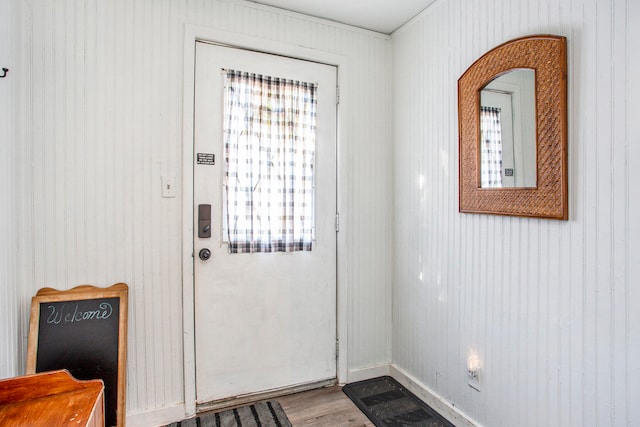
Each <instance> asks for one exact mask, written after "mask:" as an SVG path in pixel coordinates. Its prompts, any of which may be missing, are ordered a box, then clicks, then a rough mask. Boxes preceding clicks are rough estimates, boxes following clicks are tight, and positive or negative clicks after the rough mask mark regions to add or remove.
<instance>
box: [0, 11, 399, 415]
mask: <svg viewBox="0 0 640 427" xmlns="http://www.w3.org/2000/svg"><path fill="white" fill-rule="evenodd" d="M3 4H4V3H3ZM11 4H17V0H15V1H14V2H12V3H11ZM21 4H22V6H21V10H20V13H19V14H18V15H19V22H18V23H17V24H16V25H17V26H16V27H14V28H13V31H15V32H16V33H17V35H18V36H19V37H20V40H21V43H20V48H21V50H22V52H23V53H22V55H24V65H25V69H24V70H23V72H22V73H23V76H24V78H23V85H22V86H21V88H20V89H19V92H20V96H21V97H22V99H23V101H24V103H25V104H26V106H24V107H23V110H22V111H23V114H22V115H21V117H20V120H19V121H18V122H16V126H18V127H19V129H21V141H20V142H19V145H20V149H19V150H18V152H17V153H16V156H17V157H18V159H19V162H18V163H17V164H16V166H15V169H13V171H14V172H11V169H7V170H4V169H3V170H2V172H0V173H2V177H5V175H7V179H8V180H9V182H11V181H12V180H14V181H20V182H21V185H22V187H21V189H22V192H21V193H20V194H18V195H17V196H16V197H17V198H18V199H19V200H18V202H19V203H18V207H17V209H16V210H13V211H12V210H11V209H9V210H8V212H9V217H8V218H9V221H11V218H12V217H13V218H14V219H15V218H16V217H17V218H19V219H20V227H19V231H18V232H17V233H19V236H20V237H19V239H18V234H15V235H13V236H12V238H11V239H10V241H9V242H5V241H2V243H0V245H1V246H0V255H9V257H8V258H7V259H8V260H9V261H7V262H11V253H12V251H14V250H16V248H17V250H18V251H19V255H18V257H19V258H20V262H19V263H18V271H17V273H16V274H17V275H18V276H19V278H20V280H19V281H18V282H17V284H16V285H15V286H14V287H13V288H12V286H11V283H10V282H11V275H12V273H11V271H10V270H4V269H3V271H2V273H1V275H0V280H1V281H2V285H3V287H4V285H5V282H6V284H7V286H6V288H3V290H2V291H1V292H2V306H3V307H4V306H5V305H7V306H10V307H11V310H9V311H8V312H4V311H3V313H2V319H3V320H5V319H6V322H5V323H6V324H7V325H12V326H10V327H8V328H7V331H8V332H7V333H8V334H9V336H7V337H6V339H5V337H4V335H3V342H2V345H1V346H0V347H2V348H3V349H4V350H3V351H2V352H0V357H1V358H2V359H1V360H0V366H2V367H5V366H6V368H3V372H2V373H3V374H4V375H12V374H20V373H22V370H23V369H24V361H23V360H20V361H19V363H20V368H17V367H16V366H15V362H13V360H14V358H15V357H16V356H15V355H16V354H20V355H21V354H22V353H21V352H23V351H24V346H25V345H26V328H25V324H26V323H27V322H28V311H27V309H28V297H29V296H31V295H33V294H34V293H35V292H36V290H37V289H38V288H40V287H43V286H51V287H55V288H59V289H66V288H70V287H72V286H75V285H78V284H83V283H91V284H95V285H98V286H108V285H111V284H113V283H115V282H120V281H122V282H126V283H128V284H129V285H130V303H129V304H130V312H129V317H130V322H129V347H128V351H129V357H128V387H127V393H128V394H127V400H128V403H127V410H128V413H129V414H130V415H132V414H140V413H146V412H153V411H154V410H156V409H162V408H168V407H172V406H174V405H178V406H179V405H180V403H181V402H183V400H184V398H183V391H184V386H183V384H184V376H183V343H182V341H183V324H182V265H181V260H182V252H181V230H182V222H181V221H182V217H181V212H182V197H183V195H182V194H180V195H179V197H177V198H175V199H163V198H161V197H160V177H161V176H162V175H174V176H176V177H177V182H176V184H177V185H178V187H179V186H180V177H181V176H182V170H181V167H182V160H181V153H182V125H183V124H182V104H183V98H182V96H183V94H182V88H183V75H182V71H183V66H184V64H183V58H184V52H183V50H184V45H183V43H184V31H185V24H192V25H199V26H204V27H209V28H215V29H218V30H221V31H227V32H233V33H238V34H242V35H246V36H253V37H256V38H263V39H266V40H271V41H276V42H280V43H286V44H291V45H295V46H305V47H308V48H310V49H317V50H322V51H326V52H330V53H335V54H337V55H342V56H344V57H346V58H347V61H348V70H349V71H348V72H349V76H348V79H347V80H348V82H349V84H348V86H347V87H344V86H343V87H342V88H341V97H342V99H343V100H344V103H343V105H347V106H348V107H341V108H343V110H342V113H341V119H342V122H341V124H340V126H341V128H342V132H343V133H342V135H343V136H346V137H344V138H343V139H342V140H341V141H340V142H339V143H340V144H341V147H342V148H341V154H342V157H341V158H340V169H341V177H342V182H341V183H340V186H341V191H343V192H345V193H343V194H348V196H347V197H343V198H342V200H344V205H343V206H342V207H341V209H342V213H343V215H342V220H341V222H342V229H341V233H345V234H343V235H342V236H345V235H346V237H342V239H343V241H344V242H345V248H346V250H345V251H344V252H343V253H341V254H340V256H341V257H343V258H342V259H343V260H345V261H344V262H343V271H342V272H341V277H344V278H345V281H346V284H345V286H346V287H347V291H346V292H345V294H346V295H348V313H349V314H348V319H347V322H348V337H349V343H348V360H347V365H348V370H349V371H357V370H358V369H361V368H366V367H369V366H374V365H378V364H381V363H388V362H389V361H390V359H391V348H390V345H391V305H390V303H389V301H390V296H391V274H392V268H391V250H392V248H391V246H390V245H389V244H388V242H389V241H390V239H391V224H392V223H391V212H392V207H391V203H390V202H389V200H390V197H391V182H392V179H391V160H390V159H391V150H392V149H391V146H390V145H389V140H390V139H391V125H390V120H389V119H388V117H389V115H390V111H391V110H390V86H391V79H390V67H389V64H390V55H391V51H390V46H391V41H390V39H389V37H387V36H382V35H379V34H375V33H371V32H366V31H362V30H358V29H354V28H349V27H346V26H342V25H337V24H333V23H329V22H323V21H320V20H317V19H314V18H307V17H303V16H300V15H295V14H290V13H281V12H278V11H276V10H274V9H270V8H267V7H261V6H257V5H254V4H251V3H247V2H242V1H220V0H206V1H204V0H202V1H199V0H179V1H177V0H176V1H170V0H133V1H132V0H113V1H99V0H78V1H63V0H53V1H50V0H32V1H26V2H22V3H21ZM3 16H4V15H3ZM3 22H4V21H3ZM1 83H2V82H0V84H1ZM1 102H3V103H4V102H5V100H4V98H3V99H2V101H1ZM3 105H4V104H3ZM341 105H342V104H341ZM3 120H4V119H3ZM3 123H4V121H3ZM4 149H5V148H4V145H3V151H4ZM9 149H10V148H9ZM11 156H12V154H10V157H9V158H8V159H10V158H11ZM7 162H10V160H4V158H3V159H2V165H4V164H5V163H7ZM0 197H2V199H3V202H4V200H7V199H11V197H13V196H12V193H11V192H10V191H9V192H5V189H3V192H2V193H0ZM4 221H5V220H4V217H3V223H2V224H3V225H2V226H3V227H5V225H4V224H5V222H4ZM3 230H4V228H3ZM3 260H4V257H3ZM15 306H19V308H17V309H16V308H15ZM3 327H5V326H4V325H3ZM3 331H4V329H3ZM17 331H21V334H22V335H21V337H20V338H18V339H16V338H15V335H16V334H18V332H17ZM12 337H13V338H12ZM17 341H19V342H17ZM345 348H346V347H345ZM21 357H22V356H21ZM144 419H145V418H144V417H139V416H138V417H136V418H135V420H136V422H141V423H142V422H143V421H142V420H144Z"/></svg>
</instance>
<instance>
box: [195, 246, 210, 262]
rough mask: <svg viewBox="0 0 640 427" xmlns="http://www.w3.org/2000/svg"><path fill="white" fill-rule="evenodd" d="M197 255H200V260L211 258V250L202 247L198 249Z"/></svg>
mask: <svg viewBox="0 0 640 427" xmlns="http://www.w3.org/2000/svg"><path fill="white" fill-rule="evenodd" d="M198 256H199V257H200V259H201V260H203V261H206V260H208V259H209V258H211V251H210V250H209V249H207V248H202V249H200V252H199V253H198Z"/></svg>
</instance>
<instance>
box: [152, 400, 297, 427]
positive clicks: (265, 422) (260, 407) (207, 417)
mask: <svg viewBox="0 0 640 427" xmlns="http://www.w3.org/2000/svg"><path fill="white" fill-rule="evenodd" d="M165 427H291V423H290V422H289V418H287V416H286V415H285V413H284V410H283V409H282V406H280V404H279V403H278V402H276V401H273V400H271V401H267V402H260V403H254V404H253V405H248V406H243V407H241V408H235V409H227V410H226V411H222V412H208V413H203V414H200V415H198V416H197V417H195V418H190V419H188V420H183V421H178V422H176V423H171V424H169V425H167V426H165Z"/></svg>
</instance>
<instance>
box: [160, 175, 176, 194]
mask: <svg viewBox="0 0 640 427" xmlns="http://www.w3.org/2000/svg"><path fill="white" fill-rule="evenodd" d="M162 197H167V198H171V197H176V186H175V177H173V176H163V177H162Z"/></svg>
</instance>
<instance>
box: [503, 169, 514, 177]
mask: <svg viewBox="0 0 640 427" xmlns="http://www.w3.org/2000/svg"><path fill="white" fill-rule="evenodd" d="M504 176H513V169H512V168H505V169H504Z"/></svg>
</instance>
